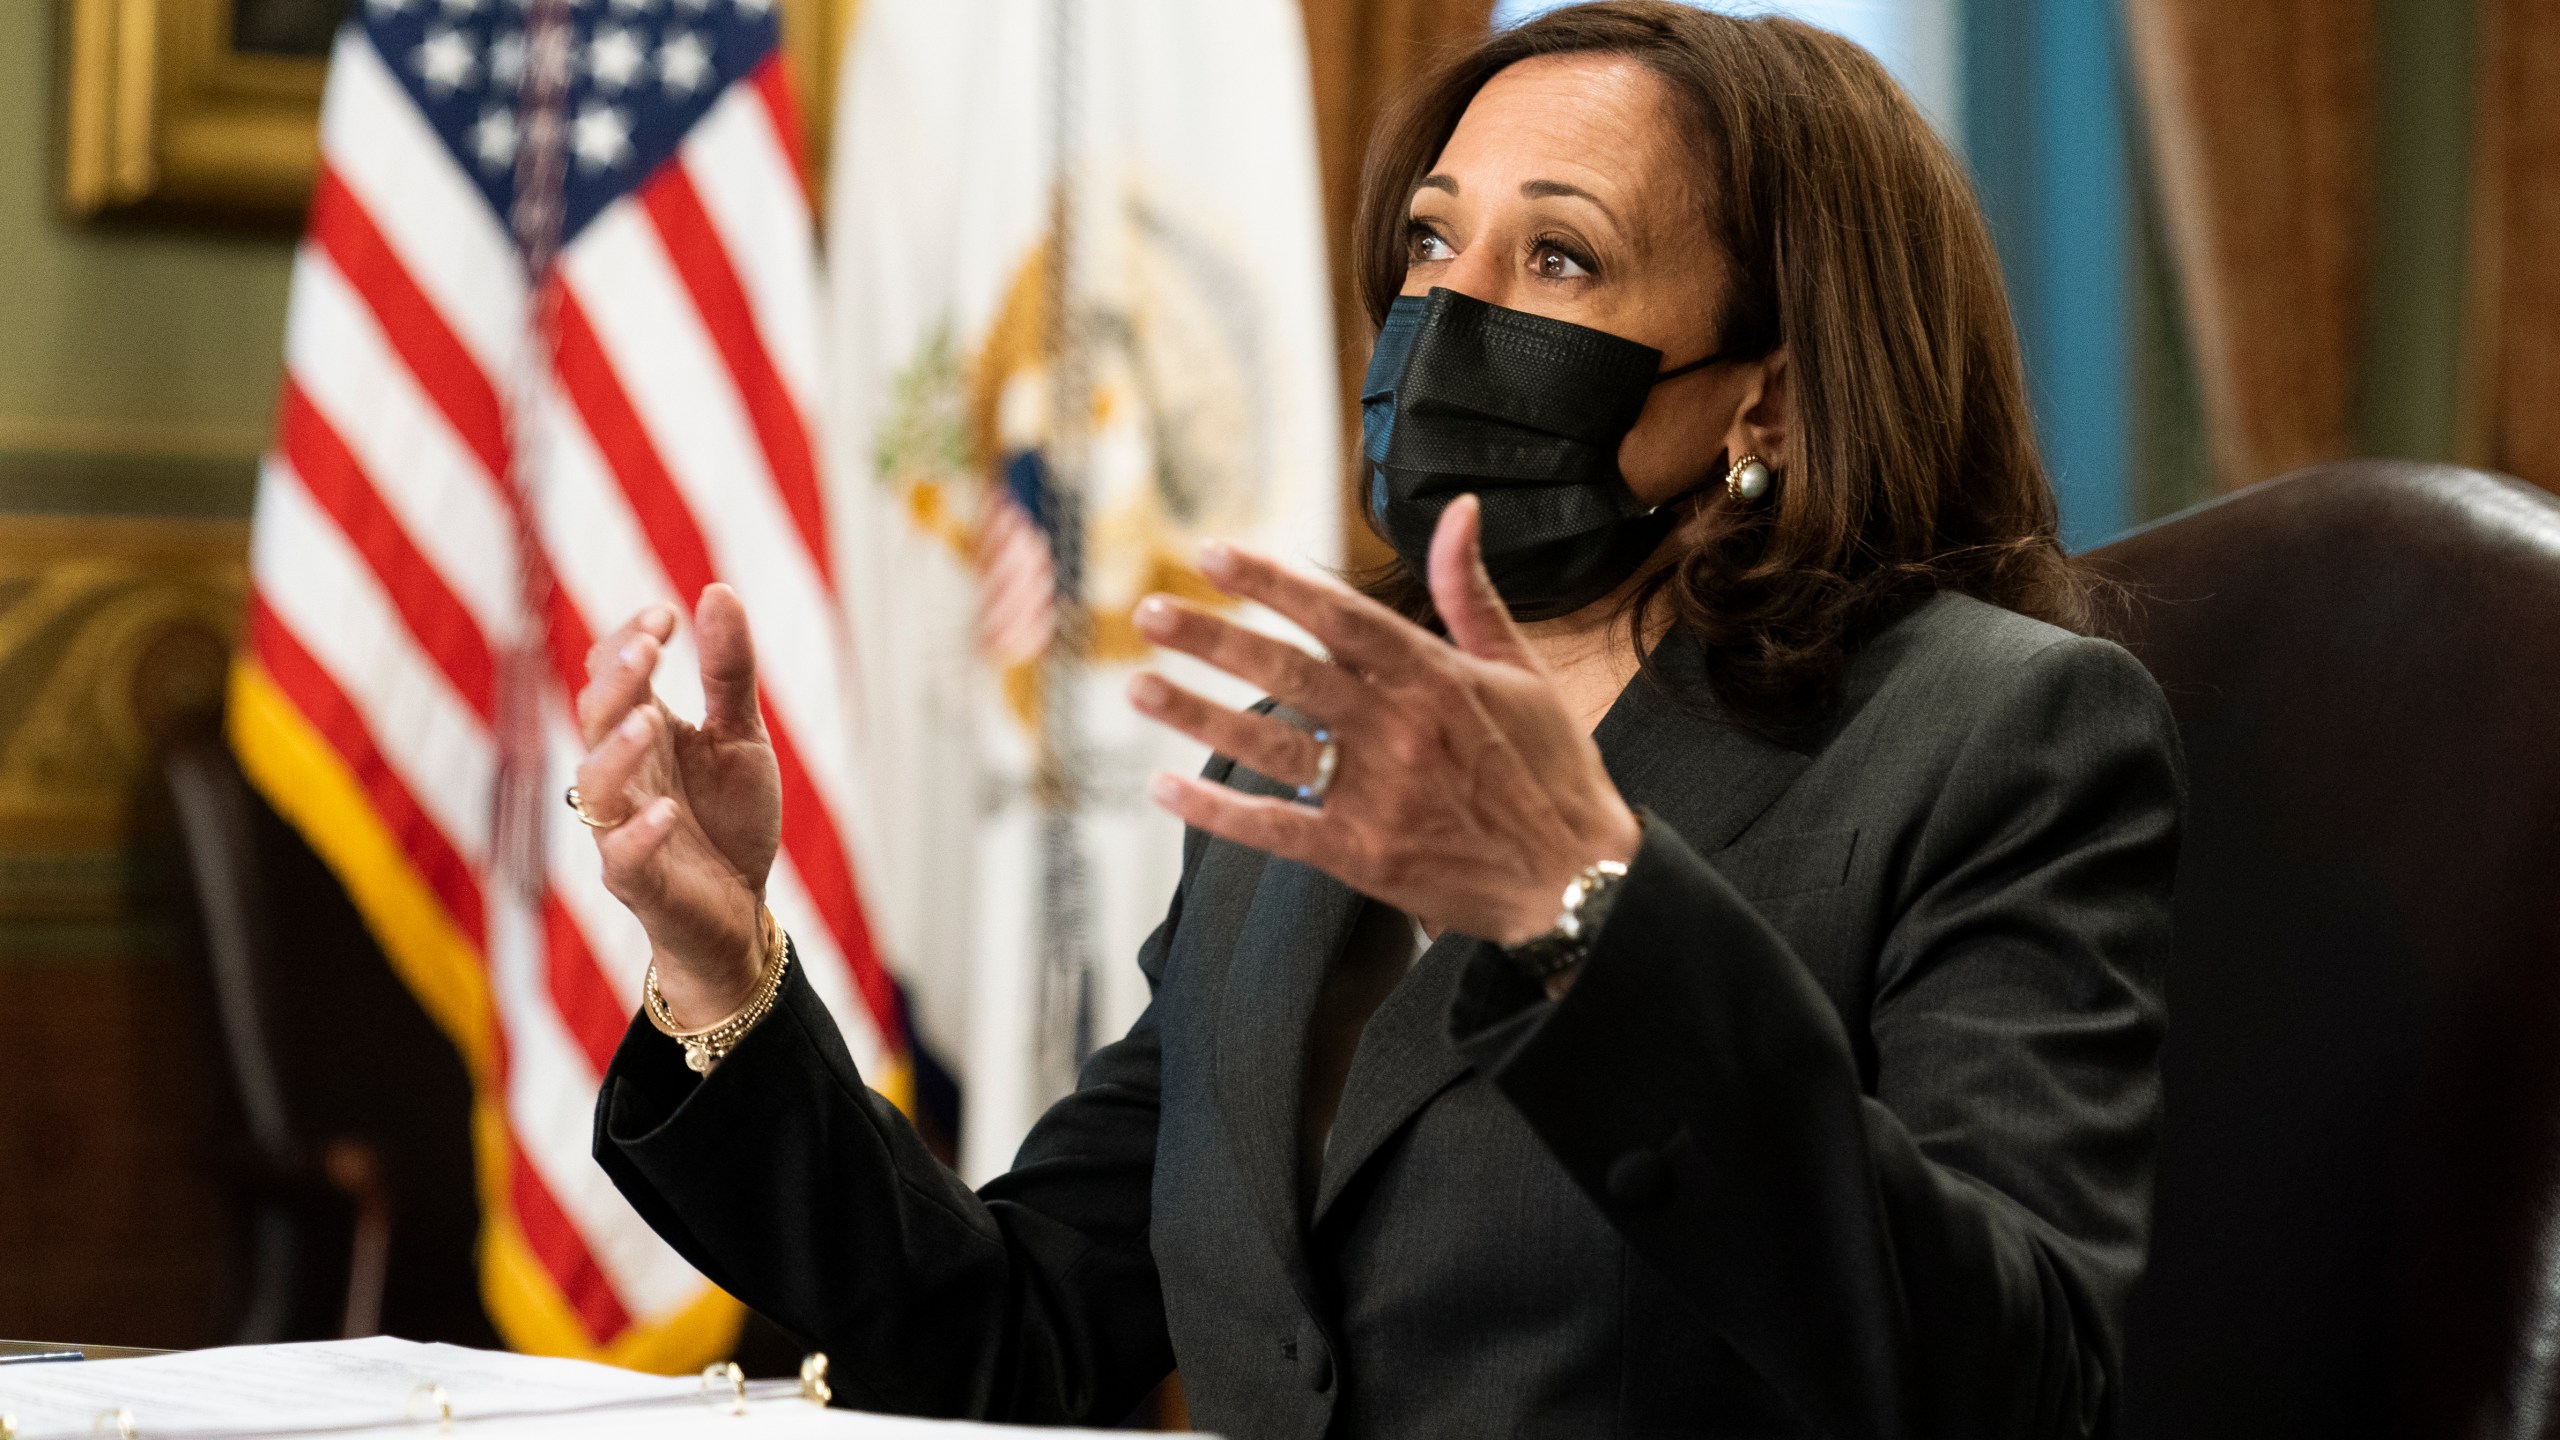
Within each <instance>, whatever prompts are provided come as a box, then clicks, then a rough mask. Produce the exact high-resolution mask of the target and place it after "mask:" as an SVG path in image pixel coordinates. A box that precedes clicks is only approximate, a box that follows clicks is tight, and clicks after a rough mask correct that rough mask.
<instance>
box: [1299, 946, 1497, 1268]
mask: <svg viewBox="0 0 2560 1440" xmlns="http://www.w3.org/2000/svg"><path fill="white" fill-rule="evenodd" d="M1483 944H1484V942H1483V941H1481V940H1477V939H1474V938H1472V937H1469V936H1465V935H1457V934H1448V935H1443V936H1441V937H1440V939H1439V940H1438V941H1437V942H1435V943H1434V944H1433V945H1432V946H1431V948H1430V949H1428V950H1425V951H1423V952H1422V957H1421V958H1420V959H1418V960H1416V961H1414V963H1413V969H1412V970H1411V971H1410V972H1409V973H1407V974H1406V976H1405V977H1404V980H1403V981H1402V982H1401V983H1399V984H1398V985H1397V986H1396V988H1395V989H1394V990H1393V991H1391V992H1389V993H1388V995H1387V998H1386V1000H1385V1001H1384V1002H1382V1003H1381V1004H1380V1005H1379V1006H1378V1010H1377V1013H1376V1014H1374V1015H1371V1016H1370V1017H1369V1023H1368V1026H1367V1027H1366V1028H1365V1029H1363V1030H1362V1031H1361V1032H1360V1046H1359V1049H1358V1050H1356V1051H1354V1052H1353V1054H1352V1057H1351V1073H1350V1075H1349V1076H1348V1077H1346V1078H1345V1079H1344V1080H1343V1082H1342V1104H1341V1106H1340V1107H1339V1108H1338V1109H1336V1110H1335V1111H1334V1118H1333V1137H1332V1139H1331V1140H1329V1141H1328V1142H1327V1143H1326V1145H1325V1152H1324V1171H1323V1174H1322V1176H1321V1178H1320V1181H1319V1183H1318V1185H1317V1189H1316V1202H1315V1206H1314V1210H1313V1212H1312V1214H1311V1215H1310V1217H1309V1219H1308V1228H1310V1229H1313V1228H1314V1227H1315V1226H1317V1225H1319V1224H1322V1223H1323V1221H1324V1216H1325V1211H1326V1210H1328V1209H1329V1208H1331V1207H1332V1205H1333V1201H1334V1197H1336V1196H1338V1195H1340V1194H1341V1193H1342V1190H1343V1187H1344V1186H1345V1185H1348V1184H1349V1183H1350V1182H1351V1177H1352V1176H1354V1175H1356V1174H1358V1173H1360V1167H1361V1166H1363V1165H1365V1164H1367V1163H1368V1162H1369V1157H1371V1156H1372V1155H1375V1154H1376V1153H1377V1152H1378V1148H1379V1147H1380V1146H1382V1145H1384V1144H1385V1143H1386V1142H1387V1140H1388V1138H1389V1137H1390V1136H1392V1135H1394V1134H1395V1133H1396V1131H1397V1130H1398V1129H1400V1128H1402V1127H1403V1125H1404V1122H1405V1121H1406V1120H1408V1119H1411V1118H1412V1117H1413V1115H1414V1112H1416V1111H1418V1110H1420V1109H1421V1108H1422V1107H1423V1106H1425V1105H1427V1104H1429V1103H1430V1102H1431V1097H1432V1096H1434V1095H1437V1094H1439V1093H1440V1092H1441V1091H1442V1090H1444V1089H1446V1088H1448V1086H1449V1084H1450V1083H1451V1082H1452V1081H1454V1080H1456V1079H1457V1078H1458V1077H1459V1076H1461V1075H1464V1074H1465V1073H1467V1062H1466V1059H1465V1057H1463V1056H1461V1055H1460V1054H1459V1053H1458V1047H1457V1046H1455V1045H1452V1044H1451V1043H1449V1018H1448V1017H1449V1003H1450V1000H1451V999H1452V998H1453V997H1454V996H1455V995H1456V994H1457V991H1458V977H1459V976H1460V975H1461V974H1463V973H1464V972H1465V970H1466V968H1467V961H1468V960H1469V958H1471V957H1472V956H1473V955H1474V954H1475V953H1476V951H1477V950H1478V949H1479V948H1480V947H1482V945H1483Z"/></svg>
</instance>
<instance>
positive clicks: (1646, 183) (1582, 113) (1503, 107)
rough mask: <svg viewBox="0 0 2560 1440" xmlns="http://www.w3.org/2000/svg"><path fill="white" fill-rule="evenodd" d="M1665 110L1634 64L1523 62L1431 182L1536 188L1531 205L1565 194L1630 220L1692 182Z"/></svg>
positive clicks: (1469, 119) (1578, 59)
mask: <svg viewBox="0 0 2560 1440" xmlns="http://www.w3.org/2000/svg"><path fill="white" fill-rule="evenodd" d="M1669 100H1670V94H1669V87H1667V86H1666V85H1665V84H1664V83H1663V81H1662V79H1661V77H1660V76H1658V75H1656V74H1655V73H1654V72H1653V71H1652V70H1651V69H1650V68H1649V67H1647V66H1646V65H1645V64H1643V62H1641V61H1638V60H1636V59H1634V58H1632V57H1630V56H1625V55H1608V54H1585V55H1552V56H1539V57H1536V58H1534V59H1529V60H1523V61H1521V62H1520V63H1518V64H1516V65H1512V66H1510V67H1508V68H1507V69H1504V70H1503V71H1501V72H1500V73H1499V74H1496V75H1495V76H1494V77H1493V78H1492V79H1491V80H1488V81H1486V82H1485V86H1484V88H1483V89H1482V90H1480V91H1478V92H1476V96H1475V99H1474V100H1473V101H1471V102H1469V104H1468V106H1467V108H1466V111H1465V113H1464V114H1462V115H1460V116H1459V119H1458V125H1457V128H1456V130H1455V131H1453V132H1452V133H1451V135H1450V136H1449V142H1448V144H1447V145H1445V146H1443V147H1442V149H1441V152H1440V158H1439V161H1438V163H1437V164H1435V165H1434V166H1433V167H1432V174H1433V176H1435V177H1438V178H1440V179H1443V180H1447V181H1453V182H1455V185H1456V186H1457V187H1458V189H1459V191H1460V193H1466V191H1467V190H1468V189H1469V187H1470V185H1471V182H1472V184H1474V185H1489V186H1492V187H1494V188H1495V189H1497V190H1498V191H1500V192H1503V193H1506V194H1507V193H1511V192H1514V191H1516V190H1519V189H1520V188H1521V187H1531V188H1530V189H1529V191H1528V194H1529V198H1533V199H1534V198H1539V196H1540V194H1541V192H1545V193H1553V191H1552V188H1551V187H1553V186H1556V185H1558V184H1561V185H1562V186H1565V187H1569V188H1571V189H1576V190H1581V191H1585V192H1588V193H1589V194H1591V195H1592V196H1594V197H1596V198H1597V199H1598V200H1599V201H1600V202H1601V204H1602V205H1603V207H1604V208H1608V209H1611V210H1612V211H1613V212H1615V214H1617V215H1618V216H1620V217H1622V218H1627V219H1632V216H1633V212H1632V211H1631V210H1630V209H1629V208H1628V207H1629V206H1631V205H1640V204H1641V203H1642V202H1644V201H1646V200H1648V199H1651V198H1653V197H1654V194H1655V192H1658V191H1663V190H1667V189H1669V190H1685V188H1686V187H1687V185H1688V183H1689V180H1690V176H1689V173H1688V167H1687V166H1686V164H1685V163H1683V159H1682V156H1681V153H1680V147H1679V145H1678V144H1677V142H1676V140H1675V138H1674V137H1676V136H1677V135H1678V134H1679V133H1680V127H1679V126H1676V125H1672V124H1669V123H1667V117H1666V114H1665V111H1666V110H1667V108H1668V105H1669ZM1435 188H1439V189H1449V188H1451V187H1450V186H1449V185H1447V184H1442V185H1438V186H1436V187H1435Z"/></svg>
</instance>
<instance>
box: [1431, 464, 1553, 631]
mask: <svg viewBox="0 0 2560 1440" xmlns="http://www.w3.org/2000/svg"><path fill="white" fill-rule="evenodd" d="M1483 534H1484V506H1483V503H1482V502H1480V501H1478V500H1477V499H1476V497H1475V496H1473V495H1461V496H1459V497H1458V498H1457V499H1456V500H1453V501H1451V502H1450V503H1449V505H1448V508H1446V509H1444V510H1442V511H1441V512H1440V523H1439V525H1438V526H1437V527H1436V528H1434V529H1433V530H1432V532H1431V560H1430V570H1431V574H1430V577H1429V578H1430V584H1431V603H1432V604H1433V605H1434V606H1436V607H1438V609H1439V611H1440V621H1441V623H1442V624H1444V625H1446V626H1448V627H1449V639H1450V641H1451V643H1453V644H1455V645H1456V646H1457V647H1458V648H1459V649H1461V650H1464V651H1466V652H1467V653H1468V654H1470V655H1473V656H1475V657H1477V658H1478V659H1481V660H1494V661H1499V662H1501V663H1503V664H1506V665H1522V666H1528V667H1530V668H1533V669H1534V668H1535V666H1536V662H1535V660H1534V659H1532V657H1531V653H1530V650H1529V646H1528V642H1526V641H1525V640H1523V639H1522V638H1521V636H1520V627H1519V626H1518V625H1517V624H1516V623H1514V622H1513V621H1512V619H1511V607H1509V606H1507V605H1505V604H1503V603H1502V594H1501V592H1500V591H1498V590H1496V589H1494V587H1493V577H1492V576H1491V575H1489V574H1487V573H1486V572H1485V568H1484V550H1483V547H1482V545H1481V544H1480V543H1479V542H1480V541H1481V539H1482V537H1483Z"/></svg>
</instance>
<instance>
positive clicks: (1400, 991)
mask: <svg viewBox="0 0 2560 1440" xmlns="http://www.w3.org/2000/svg"><path fill="white" fill-rule="evenodd" d="M1705 661H1706V656H1705V652H1704V651H1703V650H1702V649H1701V648H1700V647H1699V645H1698V643H1697V641H1696V640H1695V639H1693V638H1691V637H1690V636H1689V635H1688V634H1687V633H1686V632H1685V631H1678V630H1675V631H1673V632H1672V633H1671V634H1670V635H1669V636H1667V637H1665V639H1664V640H1663V642H1662V649H1661V650H1660V652H1659V653H1657V655H1656V656H1655V662H1656V664H1657V665H1658V666H1659V667H1660V668H1661V669H1662V671H1663V672H1664V675H1665V678H1666V679H1667V680H1669V681H1670V682H1671V683H1672V684H1673V685H1676V686H1679V687H1681V688H1683V689H1685V690H1687V691H1688V693H1690V694H1693V695H1703V694H1705V693H1706V692H1705V687H1704V683H1703V682H1704V679H1705ZM1592 738H1593V740H1595V741H1596V742H1597V743H1598V744H1599V746H1600V757H1601V759H1602V761H1603V762H1604V763H1605V764H1607V766H1608V768H1609V776H1610V778H1611V779H1612V780H1614V781H1615V782H1616V783H1617V786H1618V790H1619V793H1620V794H1622V795H1624V796H1625V797H1626V800H1627V803H1628V804H1630V805H1636V806H1642V807H1644V808H1647V809H1650V810H1652V811H1653V812H1654V814H1655V815H1656V817H1658V818H1659V819H1660V820H1661V821H1662V822H1663V823H1665V824H1668V825H1669V826H1671V827H1672V828H1673V829H1674V830H1677V831H1679V832H1680V835H1681V838H1682V839H1684V840H1686V841H1688V842H1689V844H1690V846H1691V847H1692V848H1694V849H1696V850H1698V851H1699V852H1700V853H1701V854H1708V855H1712V854H1713V853H1714V852H1716V851H1718V850H1721V849H1723V848H1725V847H1726V846H1727V845H1730V844H1732V843H1733V841H1734V839H1735V838H1736V837H1737V836H1739V835H1741V834H1742V832H1743V831H1744V830H1746V829H1748V828H1750V825H1751V822H1752V821H1754V820H1757V819H1759V818H1760V816H1761V815H1762V814H1763V813H1764V812H1766V811H1767V810H1768V808H1769V807H1770V806H1771V805H1773V804H1775V803H1777V799H1778V797H1779V796H1780V795H1782V794H1784V793H1785V792H1786V789H1787V787H1788V786H1789V785H1791V784H1793V783H1795V780H1796V777H1797V776H1799V775H1801V774H1803V773H1804V770H1805V767H1806V766H1807V765H1809V764H1811V763H1812V762H1811V760H1810V759H1808V758H1807V757H1806V756H1804V755H1801V754H1798V753H1797V752H1795V751H1793V750H1790V749H1788V748H1786V747H1785V746H1782V745H1779V744H1776V743H1775V742H1772V741H1769V740H1764V739H1762V738H1761V737H1759V736H1757V735H1754V734H1752V733H1751V732H1750V731H1747V730H1744V729H1741V728H1740V727H1738V726H1735V725H1733V724H1731V723H1730V722H1727V721H1724V720H1721V719H1718V718H1716V717H1715V716H1714V715H1713V714H1711V713H1700V712H1699V711H1698V710H1695V709H1692V708H1690V707H1689V706H1688V705H1685V704H1683V703H1682V702H1681V700H1680V699H1679V698H1678V697H1677V696H1675V695H1674V694H1673V693H1672V692H1671V691H1669V690H1666V689H1665V688H1663V686H1661V685H1659V684H1656V683H1655V682H1654V681H1652V680H1650V679H1647V678H1645V677H1643V676H1638V677H1637V678H1636V679H1635V680H1634V681H1632V682H1630V683H1629V684H1628V686H1627V688H1626V690H1625V691H1624V692H1622V693H1621V694H1620V695H1619V696H1618V700H1617V703H1616V704H1614V705H1612V706H1611V707H1610V708H1609V713H1608V715H1607V716H1606V717H1605V718H1603V719H1602V720H1601V722H1600V727H1599V729H1597V730H1596V731H1594V732H1593V734H1592ZM1355 909H1356V906H1355ZM1343 923H1344V925H1345V926H1346V927H1347V925H1348V921H1347V920H1345V921H1344V922H1343ZM1334 943H1335V944H1336V945H1338V944H1339V943H1340V940H1339V938H1338V937H1337V939H1336V940H1335V942H1334ZM1484 943H1485V942H1483V941H1481V940H1476V939H1472V938H1470V937H1467V936H1463V935H1444V936H1442V937H1441V938H1440V940H1439V942H1438V943H1437V944H1434V945H1433V946H1432V947H1431V948H1430V949H1429V950H1428V951H1426V952H1424V954H1423V956H1422V958H1421V959H1420V960H1418V961H1416V962H1415V963H1414V967H1413V972H1412V973H1411V974H1409V975H1407V976H1406V977H1405V978H1404V983H1402V984H1401V985H1399V986H1397V987H1396V989H1395V992H1394V993H1393V994H1390V995H1389V996H1388V997H1387V999H1386V1003H1384V1004H1382V1005H1380V1006H1379V1007H1378V1013H1377V1014H1375V1015H1373V1016H1371V1017H1370V1019H1369V1024H1368V1028H1367V1029H1365V1030H1364V1031H1362V1032H1361V1036H1360V1048H1359V1050H1358V1052H1357V1053H1356V1054H1355V1055H1354V1056H1353V1058H1352V1062H1351V1074H1350V1076H1349V1078H1348V1079H1347V1080H1346V1081H1345V1082H1344V1084H1343V1091H1342V1104H1341V1107H1340V1109H1339V1110H1337V1111H1336V1112H1335V1117H1334V1124H1333V1138H1332V1140H1331V1142H1330V1143H1329V1144H1328V1145H1327V1147H1326V1149H1325V1157H1324V1172H1323V1175H1322V1176H1321V1178H1320V1182H1319V1184H1318V1186H1317V1190H1316V1201H1315V1208H1314V1212H1313V1214H1312V1216H1311V1217H1310V1220H1309V1228H1313V1227H1314V1226H1315V1225H1318V1224H1321V1223H1322V1222H1323V1220H1324V1217H1325V1214H1326V1212H1327V1210H1328V1209H1330V1208H1331V1206H1332V1205H1333V1202H1334V1200H1335V1199H1336V1198H1337V1197H1339V1196H1340V1195H1341V1194H1342V1192H1343V1190H1344V1189H1345V1188H1346V1187H1348V1186H1349V1184H1350V1183H1351V1180H1352V1177H1354V1176H1355V1175H1357V1174H1358V1173H1359V1171H1360V1167H1361V1166H1363V1165H1365V1164H1367V1163H1368V1162H1369V1159H1370V1158H1371V1157H1372V1156H1374V1155H1376V1154H1377V1152H1378V1150H1379V1149H1380V1148H1381V1147H1382V1146H1384V1145H1385V1144H1386V1142H1387V1141H1388V1140H1389V1139H1390V1138H1392V1137H1393V1136H1394V1135H1395V1133H1396V1131H1398V1130H1399V1129H1401V1128H1403V1126H1404V1124H1405V1122H1406V1121H1408V1120H1410V1119H1412V1118H1413V1115H1414V1114H1415V1112H1417V1111H1419V1110H1420V1109H1421V1108H1422V1107H1423V1106H1424V1105H1427V1104H1429V1103H1430V1102H1431V1098H1432V1097H1433V1096H1435V1095H1437V1094H1439V1093H1440V1092H1441V1091H1442V1090H1443V1089H1445V1088H1447V1087H1448V1086H1449V1085H1450V1084H1451V1083H1452V1082H1454V1081H1455V1080H1457V1079H1458V1077H1460V1076H1461V1075H1464V1074H1465V1073H1466V1071H1467V1062H1466V1060H1465V1058H1464V1057H1462V1056H1461V1055H1460V1054H1459V1053H1458V1049H1457V1047H1456V1046H1455V1045H1453V1044H1451V1043H1450V1040H1449V1005H1450V1002H1451V1001H1452V1000H1453V999H1454V998H1455V996H1456V994H1457V989H1458V981H1459V979H1460V977H1461V976H1462V975H1463V974H1464V973H1465V971H1466V968H1467V965H1468V963H1469V962H1470V961H1471V960H1472V959H1473V958H1474V957H1475V956H1476V954H1477V953H1478V952H1479V951H1480V950H1481V949H1482V948H1483V946H1484ZM1326 953H1327V955H1328V956H1329V955H1330V954H1331V953H1332V952H1331V951H1330V950H1328V951H1327V952H1326ZM1310 1003H1311V1002H1310ZM1307 1014H1308V1012H1307V1010H1305V1009H1303V1008H1302V1009H1300V1010H1298V1011H1296V1012H1294V1015H1295V1020H1294V1023H1295V1025H1296V1027H1297V1033H1300V1034H1303V1032H1304V1031H1305V1028H1306V1018H1307ZM1296 1133H1297V1132H1296V1125H1295V1114H1294V1111H1293V1113H1292V1117H1291V1126H1290V1129H1289V1131H1288V1135H1289V1136H1292V1137H1294V1136H1295V1134H1296ZM1290 1178H1291V1180H1292V1181H1293V1182H1294V1180H1295V1178H1296V1177H1295V1175H1294V1173H1293V1174H1292V1175H1291V1176H1290ZM1291 1193H1294V1192H1291Z"/></svg>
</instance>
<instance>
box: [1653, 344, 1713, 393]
mask: <svg viewBox="0 0 2560 1440" xmlns="http://www.w3.org/2000/svg"><path fill="white" fill-rule="evenodd" d="M1730 358H1732V357H1730V356H1728V355H1727V354H1726V353H1725V352H1724V351H1722V350H1710V351H1708V352H1707V353H1706V354H1704V355H1701V356H1699V357H1698V358H1697V359H1695V360H1692V361H1690V362H1689V363H1688V364H1686V365H1675V366H1673V367H1671V368H1670V369H1668V370H1664V371H1660V372H1658V373H1656V374H1655V375H1654V377H1653V379H1652V380H1650V381H1648V382H1646V383H1648V384H1652V385H1659V384H1661V383H1662V382H1663V381H1665V380H1677V379H1679V378H1680V377H1681V376H1683V375H1686V374H1688V373H1690V372H1691V371H1693V370H1704V369H1706V368H1707V367H1708V366H1710V365H1716V364H1721V363H1722V362H1724V361H1725V360H1727V359H1730Z"/></svg>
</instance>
